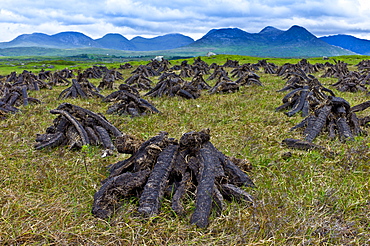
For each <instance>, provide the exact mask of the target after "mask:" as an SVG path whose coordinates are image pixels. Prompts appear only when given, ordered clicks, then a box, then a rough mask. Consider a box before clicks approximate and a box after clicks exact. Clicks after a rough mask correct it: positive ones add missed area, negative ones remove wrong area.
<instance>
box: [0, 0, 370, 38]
mask: <svg viewBox="0 0 370 246" xmlns="http://www.w3.org/2000/svg"><path fill="white" fill-rule="evenodd" d="M293 25H299V26H303V27H304V28H306V29H307V30H308V31H309V32H311V33H312V34H314V35H316V36H317V37H321V36H328V35H335V34H348V35H353V36H355V37H358V38H363V39H369V40H370V1H369V0H311V1H310V0H275V1H273V0H171V1H166V0H77V1H76V0H0V42H8V41H11V40H13V39H14V38H16V37H17V36H19V35H21V34H31V33H35V32H38V33H45V34H48V35H53V34H56V33H59V32H64V31H77V32H82V33H84V34H85V35H87V36H89V37H91V38H93V39H97V38H101V37H103V36H104V35H105V34H107V33H119V34H121V35H123V36H125V37H126V38H128V39H132V38H133V37H135V36H142V37H147V38H150V37H156V36H161V35H165V34H169V33H181V34H183V35H187V36H189V37H191V38H193V39H194V40H197V39H199V38H201V37H202V36H204V35H205V34H206V33H207V32H208V31H210V30H211V29H219V28H230V27H232V28H240V29H242V30H244V31H246V32H249V33H258V32H259V31H261V30H262V29H263V28H264V27H266V26H273V27H276V28H278V29H281V30H288V29H289V28H290V27H291V26H293Z"/></svg>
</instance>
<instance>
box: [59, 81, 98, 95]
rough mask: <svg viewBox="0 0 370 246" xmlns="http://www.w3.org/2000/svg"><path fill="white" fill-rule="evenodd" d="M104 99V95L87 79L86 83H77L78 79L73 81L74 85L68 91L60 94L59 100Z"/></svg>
mask: <svg viewBox="0 0 370 246" xmlns="http://www.w3.org/2000/svg"><path fill="white" fill-rule="evenodd" d="M90 97H95V98H104V96H103V95H101V94H100V93H99V89H98V88H96V87H95V85H93V84H92V83H90V82H89V81H88V80H87V79H84V81H81V82H79V81H77V80H76V79H72V85H71V86H70V87H68V88H67V89H65V90H63V91H62V92H61V93H60V94H59V97H58V99H66V98H84V99H87V98H90Z"/></svg>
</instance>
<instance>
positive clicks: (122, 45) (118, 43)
mask: <svg viewBox="0 0 370 246" xmlns="http://www.w3.org/2000/svg"><path fill="white" fill-rule="evenodd" d="M95 41H96V42H97V43H98V44H100V45H101V46H102V47H104V48H107V49H115V50H136V47H135V45H133V44H132V43H131V42H130V41H129V40H128V39H127V38H125V37H124V36H122V35H121V34H117V33H108V34H106V35H105V36H104V37H102V38H99V39H95Z"/></svg>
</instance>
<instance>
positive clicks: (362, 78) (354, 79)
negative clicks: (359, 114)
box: [332, 71, 370, 92]
mask: <svg viewBox="0 0 370 246" xmlns="http://www.w3.org/2000/svg"><path fill="white" fill-rule="evenodd" d="M369 75H370V74H369ZM369 75H363V74H361V73H359V72H356V71H351V72H349V73H348V74H346V75H344V77H342V78H339V79H338V82H336V83H334V84H332V86H334V87H335V88H336V89H337V90H338V91H341V92H358V91H365V92H367V88H366V85H365V84H366V83H367V82H368V81H369V79H370V76H369Z"/></svg>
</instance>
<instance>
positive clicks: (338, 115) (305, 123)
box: [291, 96, 366, 142]
mask: <svg viewBox="0 0 370 246" xmlns="http://www.w3.org/2000/svg"><path fill="white" fill-rule="evenodd" d="M300 128H303V129H304V130H303V136H304V140H305V141H308V142H312V141H313V140H314V139H315V138H316V137H317V136H318V135H319V134H320V133H323V132H327V134H328V137H329V138H330V139H334V138H336V137H338V138H339V139H340V140H341V141H346V140H353V138H354V136H357V135H360V134H366V132H365V131H364V130H363V129H362V128H361V122H360V120H359V119H358V117H357V116H356V113H355V111H354V110H351V106H350V104H349V103H348V102H347V101H346V100H345V99H343V98H341V97H334V96H328V98H327V99H326V100H325V102H323V103H321V104H320V105H318V106H317V107H316V108H315V110H313V112H312V113H311V114H310V115H309V116H307V117H306V118H305V119H303V120H302V121H301V122H300V123H299V124H297V125H296V126H294V127H293V128H291V130H294V129H300Z"/></svg>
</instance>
